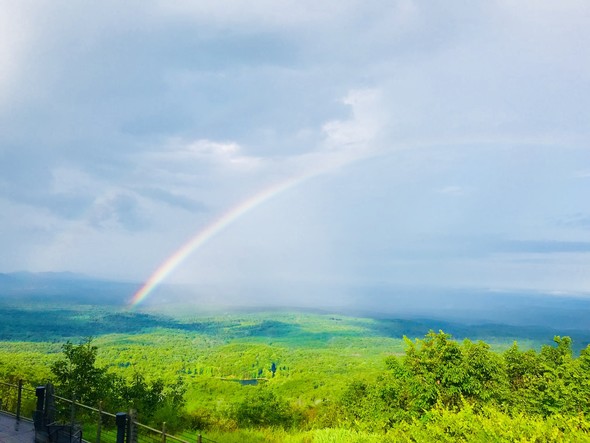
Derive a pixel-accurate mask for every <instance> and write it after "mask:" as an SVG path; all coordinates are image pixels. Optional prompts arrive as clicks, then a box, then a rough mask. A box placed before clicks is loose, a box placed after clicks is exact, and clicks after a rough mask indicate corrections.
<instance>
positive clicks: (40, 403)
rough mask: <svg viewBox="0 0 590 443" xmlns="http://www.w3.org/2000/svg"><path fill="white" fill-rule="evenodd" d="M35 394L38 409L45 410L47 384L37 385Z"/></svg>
mask: <svg viewBox="0 0 590 443" xmlns="http://www.w3.org/2000/svg"><path fill="white" fill-rule="evenodd" d="M35 395H36V396H37V411H41V412H43V409H44V406H45V386H37V387H36V388H35Z"/></svg>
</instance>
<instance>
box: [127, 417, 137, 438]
mask: <svg viewBox="0 0 590 443" xmlns="http://www.w3.org/2000/svg"><path fill="white" fill-rule="evenodd" d="M136 417H137V412H136V411H135V409H131V410H130V411H129V418H128V419H127V424H128V426H127V443H137V441H138V435H137V425H136V423H135V419H136Z"/></svg>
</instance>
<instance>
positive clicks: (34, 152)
mask: <svg viewBox="0 0 590 443" xmlns="http://www.w3.org/2000/svg"><path fill="white" fill-rule="evenodd" d="M588 48H590V3H589V2H587V1H586V0H563V1H559V2H556V1H553V0H534V1H533V0H531V1H519V2H513V1H507V0H496V1H489V2H472V1H449V2H422V1H412V0H393V1H391V0H390V1H383V0H362V1H361V0H358V1H357V0H338V1H333V0H322V1H317V0H313V1H311V0H310V1H308V0H299V1H294V0H273V1H269V0H258V1H247V0H219V1H207V2H205V1H188V0H174V1H168V0H166V1H164V0H142V1H133V0H132V1H126V2H119V1H109V0H107V1H101V2H71V1H65V0H63V1H60V0H51V1H49V0H47V1H43V0H37V1H28V0H21V1H18V2H17V1H10V0H0V213H1V214H2V217H0V245H1V247H2V252H1V254H0V272H13V271H20V270H26V271H34V272H38V271H73V272H81V273H85V274H88V275H91V276H97V277H101V278H113V279H122V280H126V281H136V282H140V281H145V280H146V279H148V277H149V276H150V275H151V274H152V272H153V271H154V270H155V269H157V268H158V266H159V265H160V264H161V263H162V262H164V261H165V260H166V258H167V257H169V256H170V255H171V254H173V253H174V252H175V251H176V250H177V249H178V248H179V247H181V246H182V245H183V244H185V243H186V242H187V240H189V239H190V238H191V237H193V236H195V235H197V234H198V233H199V232H202V230H203V229H206V228H207V227H208V226H212V224H213V225H215V223H216V220H219V218H220V217H223V215H224V214H227V213H228V211H230V213H231V211H232V208H236V207H239V205H241V204H243V203H244V202H248V201H251V200H252V199H253V198H256V196H260V195H268V198H266V197H265V198H262V199H261V200H262V201H260V202H258V203H257V204H255V205H252V207H250V208H249V210H248V211H245V212H244V213H243V214H242V215H239V216H236V217H235V218H234V219H233V220H232V222H231V223H228V224H227V226H226V227H225V228H224V229H222V230H220V231H219V232H218V233H217V234H216V235H215V236H212V237H211V238H209V239H208V241H207V242H205V243H204V244H203V245H202V246H200V247H198V248H196V250H195V251H193V253H192V254H190V255H189V256H188V258H187V259H186V260H184V261H183V262H182V263H181V264H180V265H179V266H178V267H176V268H175V270H174V272H172V273H171V274H170V275H169V276H168V277H167V280H166V281H168V282H182V283H195V284H200V285H207V286H208V287H210V288H216V289H215V290H218V291H219V292H220V293H223V291H229V290H230V289H232V288H233V290H239V288H267V290H270V291H275V290H276V291H277V292H280V291H282V290H284V289H285V288H288V287H297V285H308V286H309V287H316V288H323V287H326V288H328V287H331V288H334V287H337V288H359V287H363V285H375V284H378V285H399V284H402V285H431V286H461V287H478V288H491V289H533V290H541V291H548V292H559V293H561V292H582V293H590V198H589V197H590V145H589V141H590V137H589V136H590V125H589V123H590V53H589V49H588ZM285 183H289V185H288V186H285V185H284V184H285ZM269 189H271V190H272V189H279V191H277V192H268V194H264V192H267V191H268V190H269ZM261 193H263V194H261ZM236 288H238V289H236Z"/></svg>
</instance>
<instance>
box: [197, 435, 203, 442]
mask: <svg viewBox="0 0 590 443" xmlns="http://www.w3.org/2000/svg"><path fill="white" fill-rule="evenodd" d="M197 443H203V436H202V435H201V434H199V435H198V436H197Z"/></svg>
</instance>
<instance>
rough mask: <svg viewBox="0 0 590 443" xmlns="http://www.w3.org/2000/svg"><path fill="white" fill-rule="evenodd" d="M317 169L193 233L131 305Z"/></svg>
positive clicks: (150, 279) (162, 265) (252, 200)
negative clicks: (217, 237) (221, 234)
mask: <svg viewBox="0 0 590 443" xmlns="http://www.w3.org/2000/svg"><path fill="white" fill-rule="evenodd" d="M313 175H315V174H313V173H311V174H305V175H302V176H298V177H293V178H290V179H288V180H285V181H282V182H279V183H276V184H273V185H272V186H270V187H269V188H266V189H264V190H263V191H261V192H258V193H257V194H255V195H254V196H251V197H250V198H248V199H246V200H244V201H242V202H241V203H239V204H238V205H236V206H235V207H233V208H231V209H230V210H228V211H227V212H225V213H224V214H223V215H221V216H220V217H218V218H217V219H216V220H214V221H213V222H212V223H210V224H209V225H207V226H205V228H203V229H201V230H199V231H198V232H197V233H196V234H195V235H194V236H193V237H191V238H190V239H189V240H188V241H187V242H186V243H185V244H184V245H182V246H181V247H180V248H179V249H178V250H177V251H176V252H174V254H172V255H171V256H170V257H168V258H167V259H166V261H164V262H163V263H162V264H161V265H160V266H159V267H158V268H157V269H156V270H155V271H154V272H153V273H152V275H151V276H150V278H149V279H148V280H147V281H146V282H145V283H144V284H143V286H142V287H141V288H140V289H139V290H138V291H137V292H136V293H135V295H134V296H133V298H132V299H131V301H130V303H129V305H130V306H131V307H135V306H137V305H138V304H139V303H141V302H142V301H143V300H145V299H146V297H147V296H148V295H150V293H151V292H152V291H153V290H154V289H155V288H156V287H157V286H158V285H159V284H160V283H161V282H162V281H163V280H164V279H166V277H168V276H169V275H170V274H171V273H172V272H173V271H174V270H175V269H176V268H177V267H178V266H179V265H180V264H181V263H182V262H183V261H184V260H186V258H187V257H188V256H189V255H191V254H192V253H193V252H195V251H196V250H197V249H199V248H200V247H201V246H203V245H204V244H205V243H206V242H207V241H208V240H210V239H211V238H213V237H214V236H215V235H217V234H218V233H219V232H221V231H222V230H224V229H225V228H227V227H228V226H229V225H231V224H232V223H234V222H235V221H236V220H237V219H239V218H240V217H242V216H243V215H244V214H246V213H248V212H250V211H251V210H252V209H254V208H256V207H257V206H259V205H260V204H262V203H264V202H266V201H267V200H269V199H271V198H273V197H275V196H277V195H279V194H281V193H283V192H284V191H286V190H288V189H290V188H293V187H294V186H296V185H298V184H300V183H302V182H303V181H305V180H306V179H308V178H310V177H312V176H313Z"/></svg>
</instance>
